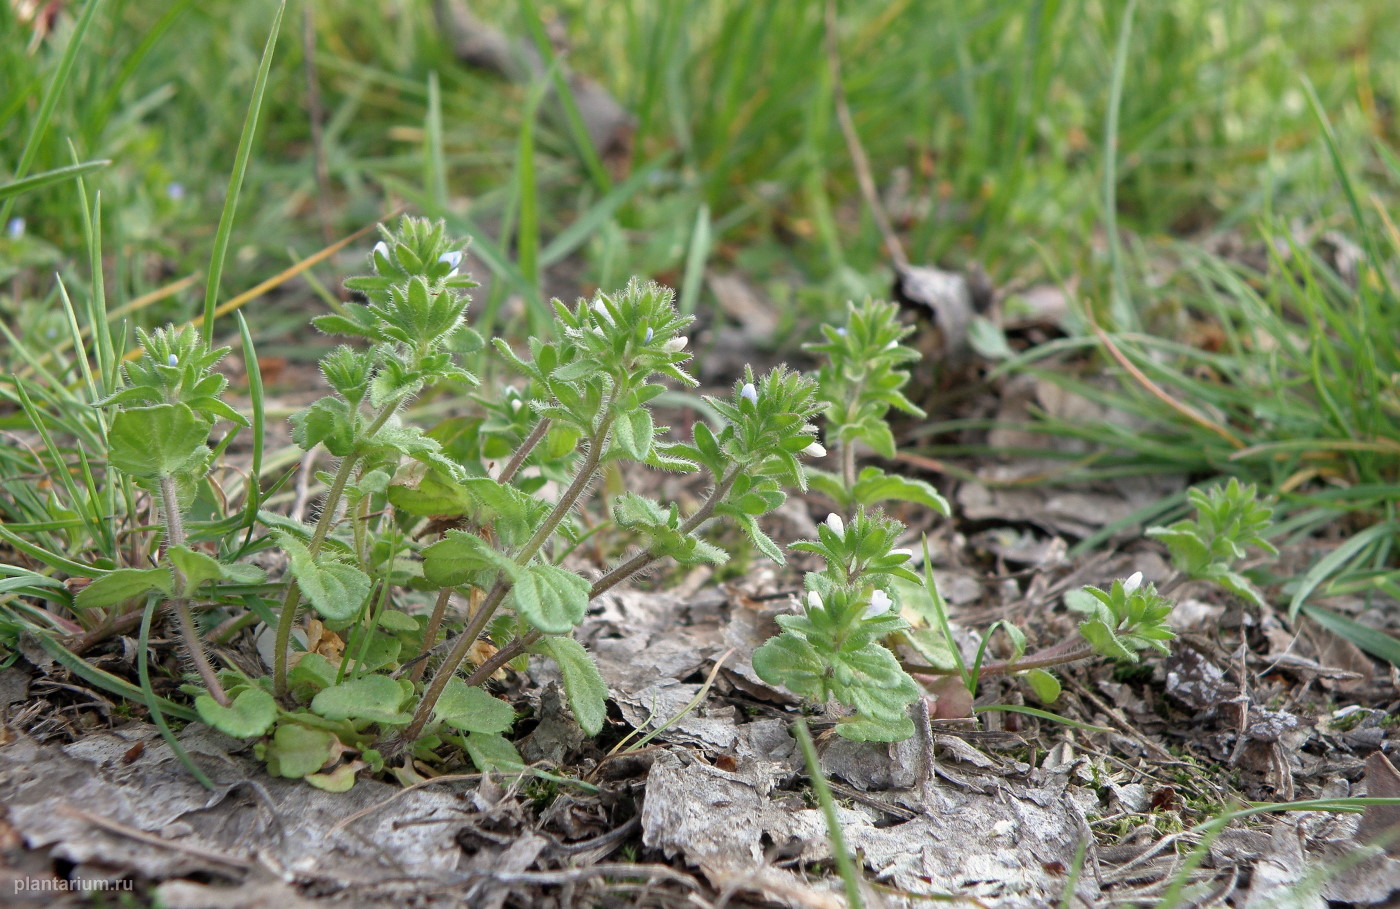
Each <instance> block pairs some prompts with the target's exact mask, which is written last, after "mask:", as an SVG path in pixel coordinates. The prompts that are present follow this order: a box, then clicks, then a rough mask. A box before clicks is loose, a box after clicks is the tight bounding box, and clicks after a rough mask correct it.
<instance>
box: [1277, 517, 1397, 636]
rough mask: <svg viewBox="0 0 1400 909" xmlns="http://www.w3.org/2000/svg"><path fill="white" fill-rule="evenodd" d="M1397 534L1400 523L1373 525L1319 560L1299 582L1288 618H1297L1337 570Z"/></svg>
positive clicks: (1387, 522)
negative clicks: (1311, 595)
mask: <svg viewBox="0 0 1400 909" xmlns="http://www.w3.org/2000/svg"><path fill="white" fill-rule="evenodd" d="M1396 533H1400V521H1386V522H1384V523H1382V524H1373V525H1372V526H1370V527H1367V528H1366V529H1365V530H1363V531H1361V532H1360V533H1358V534H1356V535H1355V536H1353V537H1352V538H1351V539H1349V540H1347V541H1346V542H1345V543H1343V544H1341V545H1340V546H1338V547H1337V548H1336V549H1334V550H1332V551H1331V552H1329V553H1327V555H1325V556H1323V557H1322V558H1321V559H1319V560H1318V562H1317V564H1316V565H1314V566H1313V567H1312V568H1310V569H1308V573H1307V574H1305V575H1303V577H1302V579H1301V580H1300V581H1299V582H1298V589H1297V590H1295V591H1294V592H1293V599H1292V600H1290V601H1289V603H1288V617H1289V618H1290V619H1292V618H1296V617H1297V615H1298V610H1299V609H1300V608H1301V607H1302V605H1303V601H1304V600H1306V599H1307V598H1308V595H1309V594H1311V593H1312V592H1313V591H1314V590H1316V589H1317V587H1318V585H1319V584H1321V583H1322V582H1323V581H1325V580H1326V579H1327V578H1329V577H1331V576H1332V575H1333V574H1335V573H1336V571H1337V569H1339V568H1341V567H1342V566H1343V565H1345V564H1346V563H1347V562H1349V561H1350V560H1351V558H1352V557H1353V556H1355V555H1356V554H1357V553H1359V552H1361V551H1362V550H1363V549H1365V548H1366V547H1368V546H1370V545H1371V543H1372V542H1374V541H1377V540H1389V539H1392V538H1393V537H1394V536H1395V534H1396Z"/></svg>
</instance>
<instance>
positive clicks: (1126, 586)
mask: <svg viewBox="0 0 1400 909" xmlns="http://www.w3.org/2000/svg"><path fill="white" fill-rule="evenodd" d="M1141 586H1142V572H1141V571H1134V572H1133V574H1132V577H1130V578H1128V579H1127V580H1126V581H1124V582H1123V592H1124V593H1132V592H1133V591H1135V590H1137V589H1138V588H1139V587H1141Z"/></svg>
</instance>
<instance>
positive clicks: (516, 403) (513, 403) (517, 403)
mask: <svg viewBox="0 0 1400 909" xmlns="http://www.w3.org/2000/svg"><path fill="white" fill-rule="evenodd" d="M524 406H525V402H524V401H522V400H520V399H519V398H511V399H510V412H511V413H520V408H522V407H524Z"/></svg>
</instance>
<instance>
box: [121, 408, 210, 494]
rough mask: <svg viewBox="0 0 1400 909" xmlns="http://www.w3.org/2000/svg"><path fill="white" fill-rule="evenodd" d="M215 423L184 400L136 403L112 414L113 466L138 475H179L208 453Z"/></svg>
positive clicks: (138, 477)
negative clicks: (151, 404)
mask: <svg viewBox="0 0 1400 909" xmlns="http://www.w3.org/2000/svg"><path fill="white" fill-rule="evenodd" d="M211 426H212V423H211V422H210V421H209V420H207V419H205V418H204V417H201V416H199V415H198V414H196V413H195V412H194V411H193V410H191V409H190V408H189V407H187V406H185V405H184V404H157V405H155V406H153V407H132V408H129V409H127V410H123V411H120V412H119V413H118V414H117V415H116V416H115V417H113V418H112V427H111V429H109V430H108V431H107V445H108V449H109V452H110V453H109V458H110V460H111V463H112V466H113V467H116V468H117V469H118V470H120V471H122V472H123V473H126V474H128V475H129V476H132V477H135V478H137V479H141V480H154V479H158V478H160V477H173V476H177V475H179V474H182V473H186V472H188V471H190V470H191V469H194V468H197V466H198V464H199V462H200V460H201V459H202V458H205V457H207V456H208V453H209V448H208V446H207V445H205V442H206V441H208V439H209V429H210V427H211Z"/></svg>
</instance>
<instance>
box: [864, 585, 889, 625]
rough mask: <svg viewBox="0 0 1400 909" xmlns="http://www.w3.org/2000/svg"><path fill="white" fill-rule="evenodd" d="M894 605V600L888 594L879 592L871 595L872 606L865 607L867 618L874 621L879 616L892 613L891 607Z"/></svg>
mask: <svg viewBox="0 0 1400 909" xmlns="http://www.w3.org/2000/svg"><path fill="white" fill-rule="evenodd" d="M893 605H894V600H891V599H890V595H889V594H888V593H885V592H884V591H883V590H877V591H875V592H874V593H872V594H871V595H870V605H869V606H867V607H865V618H867V619H873V618H875V617H876V616H877V615H884V614H885V613H887V612H889V611H890V607H891V606H893Z"/></svg>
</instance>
